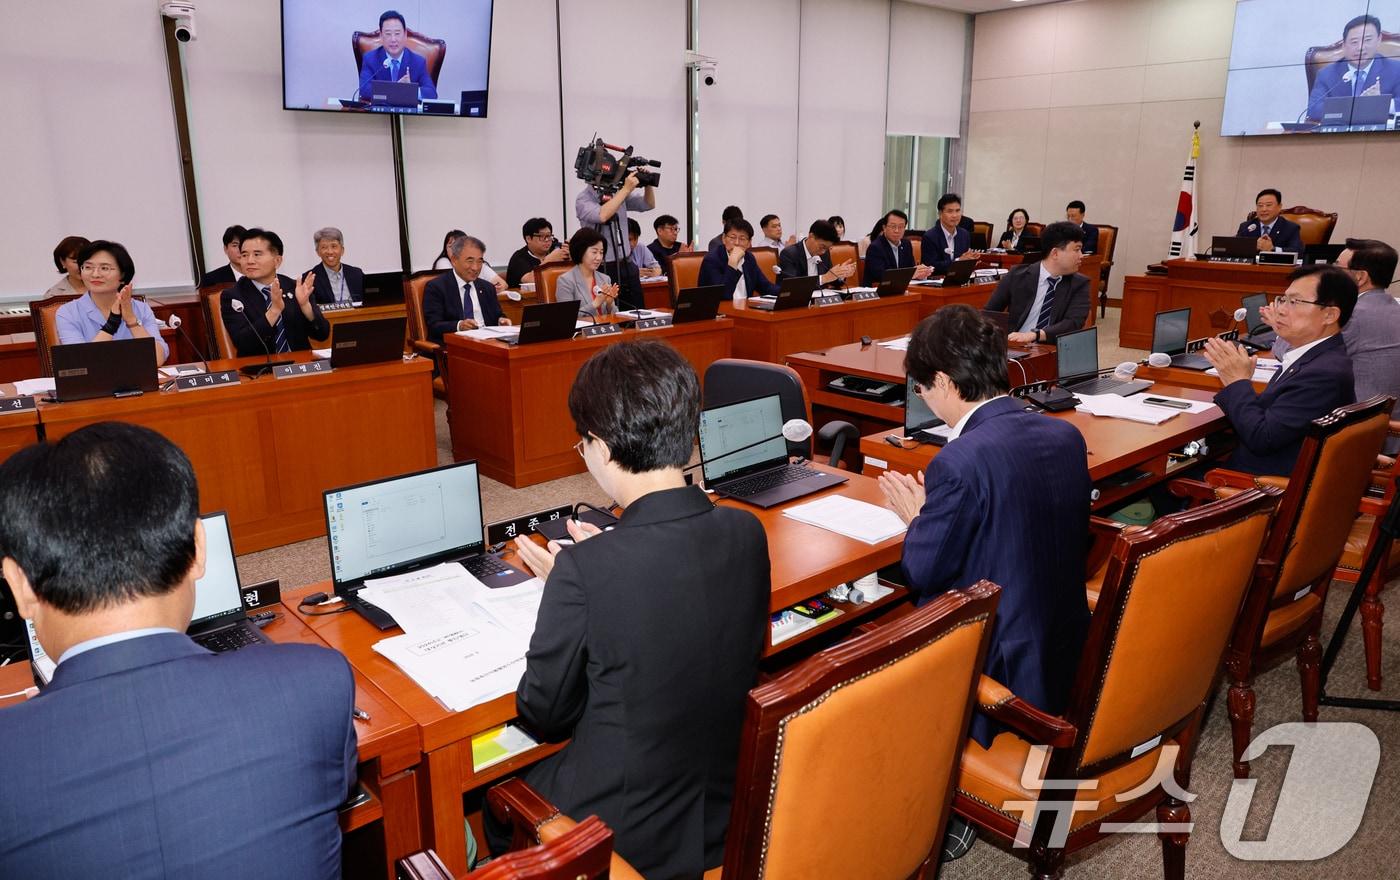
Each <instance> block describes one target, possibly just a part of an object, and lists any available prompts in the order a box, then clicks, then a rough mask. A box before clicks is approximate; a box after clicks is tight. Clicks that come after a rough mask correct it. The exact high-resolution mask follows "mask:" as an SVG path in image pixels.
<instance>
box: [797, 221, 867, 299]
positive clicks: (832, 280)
mask: <svg viewBox="0 0 1400 880" xmlns="http://www.w3.org/2000/svg"><path fill="white" fill-rule="evenodd" d="M839 240H840V239H839V238H838V236H837V234H836V227H835V226H832V225H831V224H830V223H828V222H827V221H825V220H817V221H815V222H814V223H812V226H811V228H809V229H808V230H807V237H806V238H804V239H802V240H801V241H799V242H796V243H794V244H790V245H788V246H787V247H785V248H783V250H782V253H780V254H778V274H779V275H781V276H782V277H784V278H801V277H806V276H808V275H816V276H818V280H819V281H820V282H821V286H822V287H840V286H841V285H842V284H844V283H845V281H846V279H847V278H850V277H851V276H852V275H854V274H855V272H856V261H855V260H847V261H846V262H844V263H842V264H841V265H839V266H833V265H831V246H832V245H834V244H836V242H837V241H839Z"/></svg>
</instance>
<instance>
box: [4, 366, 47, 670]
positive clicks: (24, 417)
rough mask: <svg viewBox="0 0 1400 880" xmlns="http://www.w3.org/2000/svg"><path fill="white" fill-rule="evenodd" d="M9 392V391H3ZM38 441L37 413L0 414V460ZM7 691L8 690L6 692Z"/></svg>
mask: <svg viewBox="0 0 1400 880" xmlns="http://www.w3.org/2000/svg"><path fill="white" fill-rule="evenodd" d="M4 393H5V394H9V393H10V392H8V391H7V392H4ZM38 441H39V415H38V413H37V412H35V411H33V410H29V411H27V412H17V413H5V414H3V415H0V461H4V460H5V459H7V458H9V457H10V456H12V455H14V454H15V453H16V452H19V451H20V450H21V449H23V448H24V447H26V446H29V445H30V444H33V443H37V442H38ZM7 693H8V692H7Z"/></svg>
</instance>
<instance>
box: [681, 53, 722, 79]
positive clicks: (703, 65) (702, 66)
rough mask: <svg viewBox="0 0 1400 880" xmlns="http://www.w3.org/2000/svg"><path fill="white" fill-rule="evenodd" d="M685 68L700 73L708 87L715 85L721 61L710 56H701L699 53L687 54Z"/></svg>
mask: <svg viewBox="0 0 1400 880" xmlns="http://www.w3.org/2000/svg"><path fill="white" fill-rule="evenodd" d="M685 66H686V67H687V68H689V69H690V70H695V71H699V73H700V80H701V81H702V82H703V83H705V85H707V86H712V85H714V84H715V77H716V72H717V71H718V70H719V59H718V58H711V57H710V56H708V55H701V54H700V53H699V52H689V51H687V52H686V53H685Z"/></svg>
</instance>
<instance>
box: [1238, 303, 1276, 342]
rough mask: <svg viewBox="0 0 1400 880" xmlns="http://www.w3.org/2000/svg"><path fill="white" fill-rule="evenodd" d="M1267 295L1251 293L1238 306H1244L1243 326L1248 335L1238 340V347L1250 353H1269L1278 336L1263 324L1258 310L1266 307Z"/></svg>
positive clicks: (1272, 329)
mask: <svg viewBox="0 0 1400 880" xmlns="http://www.w3.org/2000/svg"><path fill="white" fill-rule="evenodd" d="M1268 302H1269V295H1268V294H1267V293H1251V294H1250V295H1249V296H1246V297H1245V298H1244V299H1242V300H1240V304H1241V305H1243V306H1244V326H1245V332H1246V333H1247V334H1248V335H1247V336H1244V337H1243V338H1241V339H1240V345H1243V346H1244V347H1245V348H1248V349H1250V350H1251V351H1269V350H1271V349H1272V348H1273V347H1274V341H1275V340H1276V339H1278V334H1276V333H1275V332H1274V328H1272V327H1270V326H1269V325H1268V324H1266V323H1264V319H1263V317H1261V316H1260V314H1259V310H1260V309H1261V308H1263V307H1264V306H1265V305H1267V304H1268Z"/></svg>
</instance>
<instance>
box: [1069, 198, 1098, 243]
mask: <svg viewBox="0 0 1400 880" xmlns="http://www.w3.org/2000/svg"><path fill="white" fill-rule="evenodd" d="M1085 210H1087V209H1086V208H1085V207H1084V203H1083V202H1081V201H1080V200H1079V199H1075V200H1074V201H1072V202H1070V203H1069V204H1068V205H1065V220H1067V221H1069V222H1070V223H1073V224H1074V225H1075V226H1077V227H1079V231H1080V232H1082V233H1084V253H1086V254H1096V253H1098V252H1099V228H1098V227H1097V226H1095V225H1094V224H1092V223H1086V222H1084V212H1085Z"/></svg>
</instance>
